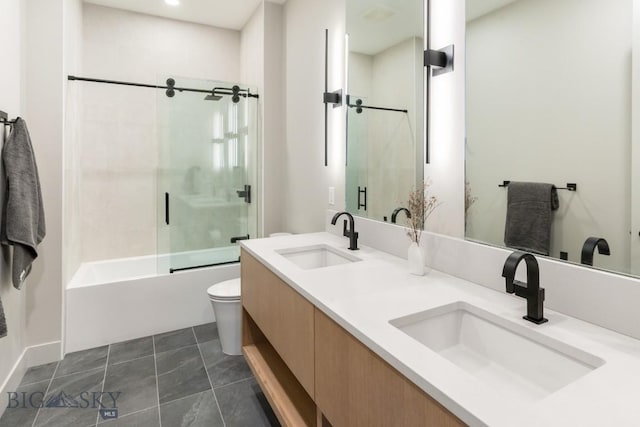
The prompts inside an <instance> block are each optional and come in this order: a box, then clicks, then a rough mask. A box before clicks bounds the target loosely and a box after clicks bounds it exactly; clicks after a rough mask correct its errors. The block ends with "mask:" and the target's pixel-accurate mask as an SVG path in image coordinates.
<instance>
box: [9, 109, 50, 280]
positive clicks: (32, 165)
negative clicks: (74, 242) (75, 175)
mask: <svg viewBox="0 0 640 427" xmlns="http://www.w3.org/2000/svg"><path fill="white" fill-rule="evenodd" d="M2 164H3V166H4V174H5V180H6V183H5V184H6V189H5V197H4V203H3V205H2V221H1V222H0V243H2V244H3V245H12V246H13V260H12V266H11V274H12V278H13V286H14V287H15V288H16V289H20V287H21V286H22V284H23V283H24V279H26V278H27V276H28V275H29V273H30V272H31V264H32V263H33V260H35V259H36V258H37V256H38V251H37V246H38V244H39V243H40V242H42V239H44V235H45V232H46V230H45V224H44V208H43V206H42V193H41V191H40V178H39V177H38V167H37V165H36V158H35V155H34V153H33V147H32V146H31V138H30V137H29V132H28V131H27V124H26V123H25V121H24V120H23V119H21V118H20V117H18V118H17V119H16V122H15V123H14V125H13V130H12V132H11V134H10V135H9V137H8V138H7V140H6V141H5V143H4V147H3V148H2Z"/></svg>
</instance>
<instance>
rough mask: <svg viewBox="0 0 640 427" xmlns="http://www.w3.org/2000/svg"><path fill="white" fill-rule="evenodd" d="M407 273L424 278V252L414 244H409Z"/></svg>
mask: <svg viewBox="0 0 640 427" xmlns="http://www.w3.org/2000/svg"><path fill="white" fill-rule="evenodd" d="M407 259H408V260H409V273H411V274H415V275H416V276H424V251H423V250H422V248H421V247H420V246H418V244H417V243H416V242H411V245H409V251H408V253H407Z"/></svg>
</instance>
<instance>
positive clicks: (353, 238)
mask: <svg viewBox="0 0 640 427" xmlns="http://www.w3.org/2000/svg"><path fill="white" fill-rule="evenodd" d="M341 215H346V216H347V218H349V228H348V229H347V220H346V219H345V220H344V222H343V225H342V235H343V236H344V237H348V238H349V249H350V250H352V251H357V250H358V233H357V232H356V230H355V228H356V225H355V221H354V220H353V215H351V214H350V213H349V212H338V213H337V214H335V215H334V216H333V218H332V219H331V224H333V225H336V222H337V221H338V218H340V216H341Z"/></svg>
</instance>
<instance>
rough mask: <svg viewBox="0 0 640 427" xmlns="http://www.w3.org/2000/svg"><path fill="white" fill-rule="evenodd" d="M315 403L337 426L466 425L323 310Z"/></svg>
mask: <svg viewBox="0 0 640 427" xmlns="http://www.w3.org/2000/svg"><path fill="white" fill-rule="evenodd" d="M315 340H316V395H315V402H316V404H317V405H318V408H319V409H320V410H321V411H322V414H323V415H324V416H325V417H326V418H327V419H328V420H329V421H330V422H331V424H332V425H333V426H334V427H341V426H348V427H358V426H363V427H365V426H366V427H374V426H380V427H386V426H397V427H409V426H434V427H449V426H451V427H453V426H464V425H465V424H464V423H463V422H462V421H460V420H459V419H458V418H457V417H456V416H454V415H453V414H451V413H450V412H449V411H448V410H447V409H445V408H444V407H443V406H442V405H440V404H439V403H437V402H436V401H435V400H433V399H432V398H431V397H429V396H428V395H427V394H426V393H424V392H423V391H422V390H420V389H419V388H418V387H417V386H416V385H415V384H413V383H412V382H411V381H409V380H408V379H406V378H405V377H404V376H403V375H402V374H400V373H399V372H398V371H396V370H395V369H394V368H393V367H392V366H391V365H389V364H388V363H387V362H385V361H384V360H382V359H381V358H380V357H379V356H378V355H377V354H375V353H374V352H372V351H371V350H369V348H367V347H366V346H365V345H363V344H362V343H361V342H360V341H358V340H357V339H356V338H354V337H353V336H352V335H351V334H350V333H348V332H347V331H345V330H344V329H343V328H342V327H341V326H339V325H338V324H337V323H335V322H334V321H333V320H331V319H330V318H329V317H327V316H326V315H325V314H324V313H322V312H321V311H320V310H317V309H316V312H315Z"/></svg>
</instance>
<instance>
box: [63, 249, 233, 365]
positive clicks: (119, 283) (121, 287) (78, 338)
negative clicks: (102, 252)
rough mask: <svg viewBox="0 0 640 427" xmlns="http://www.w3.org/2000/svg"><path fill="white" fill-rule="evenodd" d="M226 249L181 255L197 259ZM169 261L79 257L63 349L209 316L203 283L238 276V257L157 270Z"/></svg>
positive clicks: (165, 328) (68, 291) (98, 343)
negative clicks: (229, 261) (224, 261)
mask: <svg viewBox="0 0 640 427" xmlns="http://www.w3.org/2000/svg"><path fill="white" fill-rule="evenodd" d="M224 251H226V249H218V250H212V251H208V252H207V254H204V253H203V252H202V251H200V252H194V253H185V254H181V256H185V257H190V258H191V259H192V260H194V261H196V262H194V263H193V264H191V265H199V264H202V263H201V262H197V261H198V258H200V257H202V258H204V259H207V260H211V254H212V253H213V255H214V256H221V255H225V254H223V253H222V252H224ZM174 256H175V255H174ZM208 262H211V261H208ZM204 263H207V261H205V262H204ZM168 265H169V255H161V256H159V257H158V256H155V255H151V256H143V257H134V258H122V259H114V260H108V261H97V262H89V263H83V264H82V265H81V266H80V268H78V271H77V272H76V274H75V275H74V276H73V278H72V279H71V281H70V282H69V284H68V285H67V289H66V304H65V306H66V314H65V318H66V321H65V352H67V353H69V352H73V351H78V350H84V349H87V348H92V347H97V346H101V345H105V344H111V343H115V342H119V341H125V340H129V339H134V338H140V337H145V336H149V335H153V334H158V333H162V332H167V331H172V330H175V329H180V328H185V327H189V326H193V325H198V324H202V323H207V322H213V321H214V320H215V318H214V315H213V310H212V308H211V304H210V303H209V298H208V296H207V288H208V287H209V286H211V285H212V284H214V283H218V282H221V281H223V280H228V279H233V278H236V277H240V264H239V263H234V264H227V265H219V266H215V267H206V268H199V269H194V270H185V271H177V272H174V273H173V274H169V273H167V274H158V273H157V272H158V270H159V268H160V269H161V271H168ZM183 265H188V263H184V264H183Z"/></svg>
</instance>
